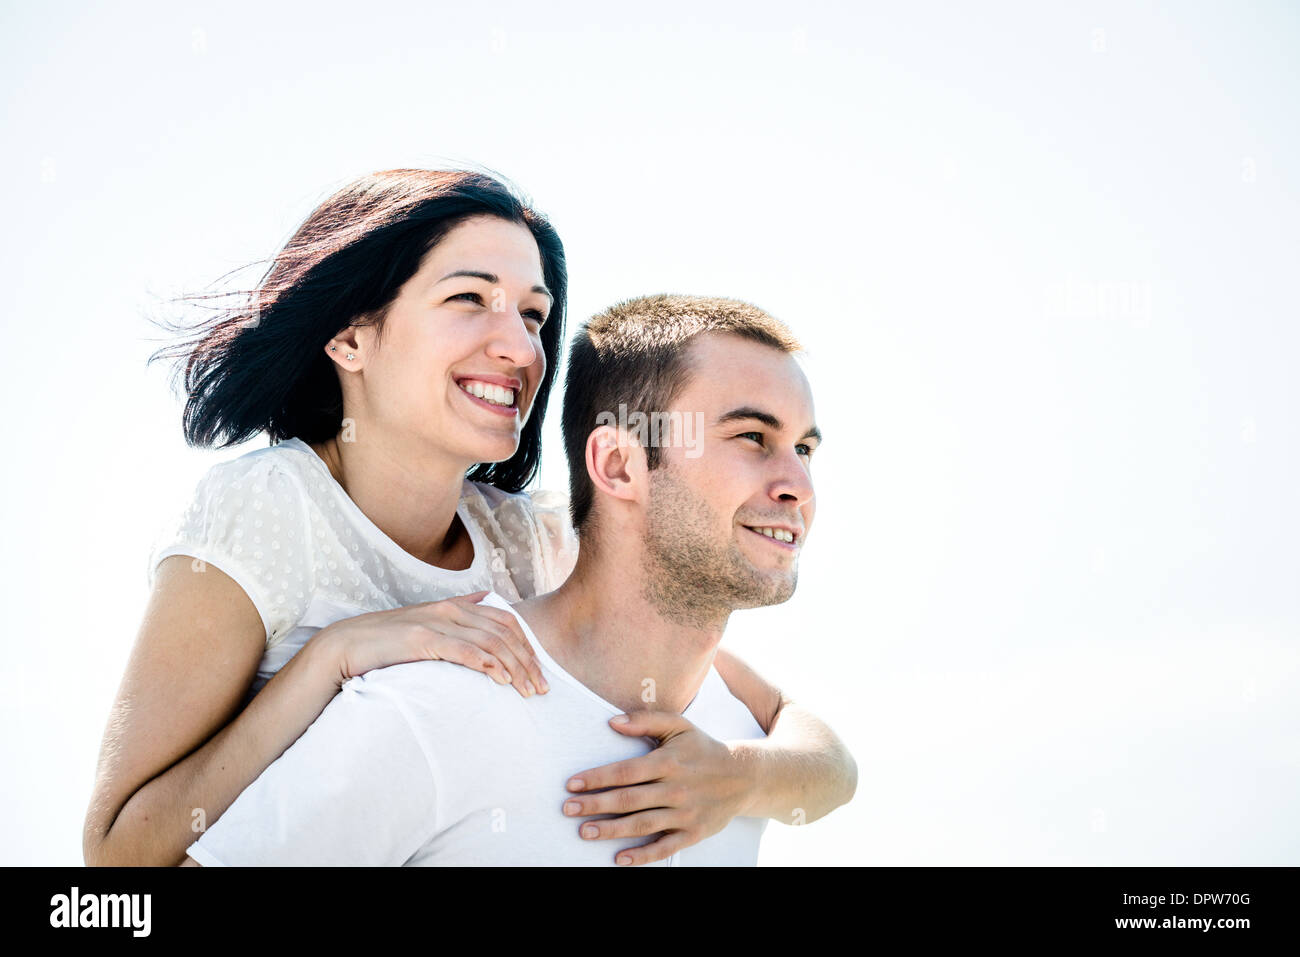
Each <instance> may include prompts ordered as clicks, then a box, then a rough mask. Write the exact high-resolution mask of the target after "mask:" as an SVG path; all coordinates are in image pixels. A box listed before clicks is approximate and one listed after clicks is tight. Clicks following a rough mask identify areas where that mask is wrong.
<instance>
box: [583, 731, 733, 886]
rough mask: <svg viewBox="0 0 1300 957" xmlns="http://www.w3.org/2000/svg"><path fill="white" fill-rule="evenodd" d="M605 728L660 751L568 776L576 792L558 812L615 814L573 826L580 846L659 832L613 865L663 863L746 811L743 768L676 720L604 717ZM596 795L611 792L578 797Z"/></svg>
mask: <svg viewBox="0 0 1300 957" xmlns="http://www.w3.org/2000/svg"><path fill="white" fill-rule="evenodd" d="M610 727H611V728H613V729H614V730H615V731H617V732H619V733H620V734H626V735H629V736H631V737H642V736H645V737H651V738H657V739H658V740H659V747H658V748H656V749H655V750H653V751H651V752H650V753H649V754H645V755H642V756H641V757H637V758H629V759H628V760H626V761H618V762H615V763H614V764H606V765H603V766H602V767H599V768H593V769H591V770H589V771H581V772H579V773H578V774H575V775H574V776H573V777H572V778H570V779H569V783H568V788H569V790H570V791H571V792H575V793H573V794H571V795H570V796H569V797H568V798H567V799H566V800H565V802H564V813H565V814H567V815H569V816H570V817H585V816H587V815H590V814H617V815H620V816H619V817H615V818H608V819H606V820H601V821H587V822H586V823H584V824H582V825H580V827H579V829H578V833H579V834H580V835H582V837H583V838H585V839H587V840H597V841H599V840H606V839H608V838H611V837H614V838H627V837H643V836H648V835H651V834H657V833H659V832H663V836H662V837H660V838H659V839H658V840H655V841H652V842H650V843H649V844H643V845H641V846H640V847H633V848H629V849H628V850H624V851H619V852H618V856H617V857H616V858H615V862H616V863H618V864H650V863H652V862H654V861H662V860H664V859H665V858H667V857H671V856H672V855H673V854H675V853H677V852H678V851H680V850H681V849H682V848H684V847H690V846H691V845H692V844H696V843H698V842H700V841H702V840H704V839H705V838H706V837H710V836H712V835H714V834H716V833H718V831H720V830H722V829H723V828H724V827H726V826H727V825H728V824H729V823H731V819H732V818H734V817H736V816H738V815H742V814H745V813H746V811H747V810H748V804H749V797H750V795H751V793H752V789H753V787H754V781H753V780H752V775H751V772H750V770H749V765H748V764H747V763H745V762H743V761H739V760H737V759H736V758H735V756H734V754H733V753H732V750H731V749H730V748H729V747H728V746H727V745H726V744H724V743H722V742H721V741H718V740H716V739H714V738H711V737H709V736H708V735H707V734H705V733H704V732H703V731H701V730H700V729H699V728H697V727H696V726H695V725H693V724H691V722H689V721H687V720H686V719H685V718H683V717H682V716H681V715H680V714H675V713H673V712H670V711H634V712H631V713H630V714H627V715H617V716H615V717H613V718H611V719H610ZM601 788H611V789H612V790H609V791H603V792H602V793H600V794H591V793H585V792H591V791H596V790H599V789H601Z"/></svg>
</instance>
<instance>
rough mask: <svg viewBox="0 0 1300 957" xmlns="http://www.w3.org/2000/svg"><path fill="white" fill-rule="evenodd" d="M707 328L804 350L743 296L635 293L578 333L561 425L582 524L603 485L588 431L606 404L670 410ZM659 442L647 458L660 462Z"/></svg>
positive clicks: (573, 502) (572, 499) (576, 521)
mask: <svg viewBox="0 0 1300 957" xmlns="http://www.w3.org/2000/svg"><path fill="white" fill-rule="evenodd" d="M706 333H731V334H733V335H737V336H742V337H744V338H746V339H751V340H753V341H755V342H760V343H762V344H764V345H767V346H771V347H772V348H774V349H779V350H780V351H782V352H785V353H795V352H800V351H802V350H803V347H802V346H801V345H800V344H799V340H797V339H796V338H795V337H794V335H793V333H791V332H790V330H789V329H788V328H786V326H785V324H784V323H782V322H781V321H780V320H778V319H775V318H773V317H772V316H771V315H769V314H768V313H766V312H764V311H763V310H762V309H760V308H758V306H755V305H753V304H752V303H748V302H743V301H742V300H739V299H724V298H720V297H709V296H683V295H670V294H660V295H655V296H641V297H639V298H636V299H627V300H624V301H623V302H620V303H618V304H616V305H614V306H611V307H610V308H608V309H606V310H605V311H604V312H601V313H599V314H597V315H595V316H593V317H592V318H591V319H590V320H588V321H587V323H586V324H585V325H583V327H582V328H581V329H579V330H578V333H577V335H576V336H574V339H573V344H572V346H571V347H570V349H569V369H568V373H567V377H566V380H565V387H564V411H563V413H562V418H561V425H562V429H563V432H564V452H565V457H566V458H567V459H568V463H569V511H570V515H571V517H572V519H573V527H574V528H576V529H577V530H578V532H579V533H581V532H582V529H583V526H584V525H585V524H586V523H587V518H588V516H589V515H590V513H591V506H592V502H593V500H594V496H595V488H594V486H593V485H592V484H591V479H590V478H589V477H588V475H587V464H586V446H587V437H588V436H589V435H591V433H592V430H593V429H595V428H596V427H597V425H598V424H599V422H598V421H597V416H599V415H600V414H601V413H602V412H611V413H612V412H613V411H614V410H616V409H620V408H621V407H623V406H626V408H627V410H628V412H629V413H631V412H643V413H645V414H646V415H647V416H649V415H653V414H655V413H657V412H662V411H666V410H667V409H668V407H669V406H670V405H671V404H672V402H673V400H674V399H675V398H676V397H677V396H678V395H679V394H680V393H681V390H682V389H683V388H685V386H686V384H687V382H688V381H689V380H690V375H691V373H692V372H693V371H694V370H693V369H692V367H691V363H690V361H689V359H690V349H689V346H690V344H691V342H692V341H693V340H694V339H695V338H696V337H697V336H701V335H704V334H706ZM659 461H660V453H659V448H658V447H657V446H655V445H651V446H649V447H647V448H646V463H647V465H648V466H649V467H650V468H651V469H654V468H656V467H657V466H658V465H659Z"/></svg>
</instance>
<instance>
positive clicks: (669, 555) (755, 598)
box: [642, 465, 798, 628]
mask: <svg viewBox="0 0 1300 957" xmlns="http://www.w3.org/2000/svg"><path fill="white" fill-rule="evenodd" d="M647 519H648V522H649V528H648V529H647V530H646V537H645V550H644V552H643V553H642V555H643V557H642V581H643V586H642V594H643V596H644V597H645V599H646V600H647V601H648V602H649V603H650V604H651V605H652V606H653V607H654V608H655V609H657V610H658V612H659V613H660V614H661V615H663V617H664V618H666V619H668V620H669V621H673V622H676V623H678V624H681V625H685V626H688V627H691V628H710V627H718V628H720V627H722V626H724V625H725V624H726V622H727V618H728V616H729V615H730V614H731V612H732V611H735V610H736V609H739V608H758V607H761V606H763V605H779V604H780V603H781V602H783V601H786V600H788V599H789V598H790V596H791V595H793V594H794V590H795V584H796V582H797V579H798V572H797V569H795V568H791V570H790V574H789V576H788V577H785V576H773V577H764V576H763V575H760V574H759V573H758V571H757V570H756V569H755V568H754V566H753V564H752V563H751V562H750V561H749V560H748V559H747V558H745V556H744V555H743V554H742V553H741V551H740V548H739V546H738V545H737V544H736V542H735V541H734V540H728V541H727V543H726V544H725V545H719V544H717V543H716V542H715V541H714V540H713V538H712V536H713V535H714V534H715V529H717V528H718V527H719V523H718V517H717V514H716V513H715V512H714V511H713V510H712V509H711V508H709V506H708V505H707V504H706V503H705V502H704V501H703V500H702V499H700V498H699V497H698V496H697V495H696V494H695V493H694V492H693V491H692V490H691V488H690V487H689V486H688V485H686V484H685V483H684V482H682V481H681V480H680V479H679V478H678V477H677V476H676V475H675V474H674V472H673V471H672V469H671V467H670V466H666V465H661V466H659V468H657V469H655V470H654V471H653V472H651V473H650V501H649V509H648V514H647Z"/></svg>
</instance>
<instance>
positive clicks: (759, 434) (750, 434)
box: [736, 432, 763, 445]
mask: <svg viewBox="0 0 1300 957" xmlns="http://www.w3.org/2000/svg"><path fill="white" fill-rule="evenodd" d="M736 438H738V439H748V438H753V440H754V441H755V442H757V443H758V444H759V445H762V444H763V433H762V432H741V433H740V434H739V435H738V436H736Z"/></svg>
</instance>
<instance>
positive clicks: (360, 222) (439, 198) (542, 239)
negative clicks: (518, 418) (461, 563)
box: [149, 169, 568, 492]
mask: <svg viewBox="0 0 1300 957" xmlns="http://www.w3.org/2000/svg"><path fill="white" fill-rule="evenodd" d="M483 215H488V216H496V217H498V218H500V219H504V220H506V221H508V222H512V223H518V224H519V225H521V226H524V227H526V228H527V229H528V230H529V231H530V232H531V233H532V234H533V238H534V239H535V240H536V241H537V248H538V251H539V252H540V253H541V262H542V274H543V276H544V278H545V282H546V286H547V288H548V289H549V290H550V291H551V293H552V294H553V295H554V297H555V298H554V301H553V303H552V306H551V310H550V312H549V314H548V318H547V321H546V322H545V323H544V324H543V326H542V329H541V338H542V346H543V350H544V351H545V353H546V374H545V376H544V377H543V378H542V381H541V384H540V386H539V387H538V390H537V395H536V397H535V398H534V400H533V402H534V404H533V414H532V415H531V416H530V417H529V419H528V423H527V425H525V426H524V430H523V433H522V435H521V436H520V442H519V449H518V450H517V451H516V452H515V454H514V455H513V456H512V457H511V458H509V459H507V460H506V461H504V462H485V463H480V464H478V465H476V466H474V467H473V468H472V469H470V470H469V473H468V475H469V478H471V479H473V480H475V481H480V482H486V483H488V484H491V485H495V486H497V487H498V488H501V489H503V490H505V491H508V492H518V491H520V490H522V489H523V488H524V487H525V486H526V485H527V484H528V483H529V481H531V480H532V478H533V476H534V475H535V474H536V473H537V469H538V466H539V465H540V462H541V439H542V421H543V419H544V418H545V414H546V403H547V399H548V398H549V397H550V393H551V385H552V383H553V382H554V381H555V375H556V371H557V369H558V368H559V365H560V345H561V343H562V342H563V341H564V316H565V306H566V302H567V291H568V290H567V286H568V270H567V268H566V266H565V261H564V246H563V244H562V243H561V242H560V237H559V235H558V234H557V233H556V231H555V229H554V228H553V227H552V226H551V224H550V222H549V221H548V220H547V219H546V217H544V216H543V215H542V214H540V213H538V212H537V211H536V210H534V209H533V208H532V206H531V205H530V204H529V203H528V201H527V200H526V199H524V198H523V197H522V196H520V195H519V194H518V193H517V191H516V190H514V189H513V188H512V187H510V186H508V185H507V184H505V183H504V182H502V181H500V180H498V179H496V178H494V177H493V176H490V175H487V174H486V173H480V172H472V171H466V170H421V169H396V170H386V171H384V172H380V173H372V174H370V175H369V176H363V177H361V178H360V179H357V180H355V181H354V182H352V183H350V184H349V185H347V186H345V187H344V188H343V189H341V190H339V191H338V192H337V193H335V194H334V195H333V196H331V197H330V198H329V199H327V200H326V201H325V202H324V203H322V204H321V205H320V206H318V207H317V208H316V209H315V210H314V211H313V212H312V214H311V215H310V216H308V217H307V220H306V221H305V222H304V223H303V224H302V225H301V226H300V227H299V228H298V230H297V232H295V233H294V234H293V236H292V237H291V238H290V239H289V241H288V243H286V244H285V247H284V248H283V249H282V250H281V251H280V252H279V253H278V254H277V255H276V256H275V257H274V258H273V259H272V260H271V261H270V266H269V267H268V268H267V270H266V273H265V275H264V276H263V278H262V280H261V281H260V282H259V283H258V284H257V286H256V288H254V289H253V290H251V291H245V292H236V293H225V292H222V293H207V294H198V295H193V296H186V297H182V299H187V300H204V299H214V298H216V299H228V298H229V297H232V296H233V297H236V301H235V304H234V305H232V306H220V307H217V309H216V315H215V316H212V317H210V318H208V319H207V320H206V321H204V322H203V323H201V324H200V325H199V326H198V327H197V328H196V329H195V328H189V329H186V330H185V331H186V332H188V333H190V335H189V337H188V338H187V339H186V340H185V341H184V342H182V343H180V344H179V345H173V346H170V347H167V348H165V349H162V350H159V351H158V352H156V353H154V355H152V356H150V358H149V362H150V363H152V362H153V361H154V360H155V359H160V358H171V359H178V360H182V361H181V362H178V363H177V372H178V373H179V372H180V371H181V366H182V364H183V372H184V384H185V396H186V399H185V412H184V416H183V422H182V427H183V429H184V433H185V440H186V442H187V443H188V444H190V445H192V446H199V447H204V448H213V447H215V448H225V447H227V446H230V445H238V444H239V443H241V442H245V441H247V440H248V439H250V438H252V437H253V436H254V435H256V434H257V433H258V432H263V431H264V432H266V433H267V434H268V435H269V436H270V439H271V444H272V445H274V444H276V443H278V442H281V441H283V440H284V439H288V438H292V437H295V436H296V437H298V438H300V439H302V440H303V441H304V442H320V441H324V440H326V439H329V438H331V437H333V436H335V435H337V434H338V432H339V429H340V428H341V427H342V422H343V393H342V389H341V388H340V386H339V380H338V374H337V372H336V371H335V366H334V363H333V362H332V361H331V360H330V358H329V357H328V356H327V355H326V354H325V351H324V346H325V344H326V343H327V342H329V340H330V339H332V338H333V337H334V336H335V335H337V334H338V333H339V332H340V331H341V330H343V329H345V328H346V327H348V326H349V325H354V324H356V325H361V324H367V323H374V324H375V325H376V327H377V328H376V333H377V334H379V335H381V336H382V333H383V322H384V314H385V311H386V309H387V307H388V306H389V305H390V304H391V303H392V302H393V300H394V299H395V298H396V296H397V293H398V291H399V289H400V288H401V286H402V285H403V284H404V283H405V282H406V281H407V280H408V279H410V278H411V276H413V275H414V274H415V272H416V271H417V270H418V268H419V266H420V262H421V260H422V259H423V258H424V256H425V254H426V253H427V252H428V251H429V250H430V249H432V248H433V247H434V246H435V245H437V244H438V242H439V241H440V240H441V239H442V238H443V237H444V236H445V235H446V234H447V233H448V232H450V231H451V229H452V228H454V227H455V226H457V225H459V224H460V223H461V222H463V221H465V220H466V219H469V218H470V217H473V216H483ZM210 308H211V307H210ZM170 328H171V329H173V330H175V329H176V328H177V327H175V326H171V327H170Z"/></svg>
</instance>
